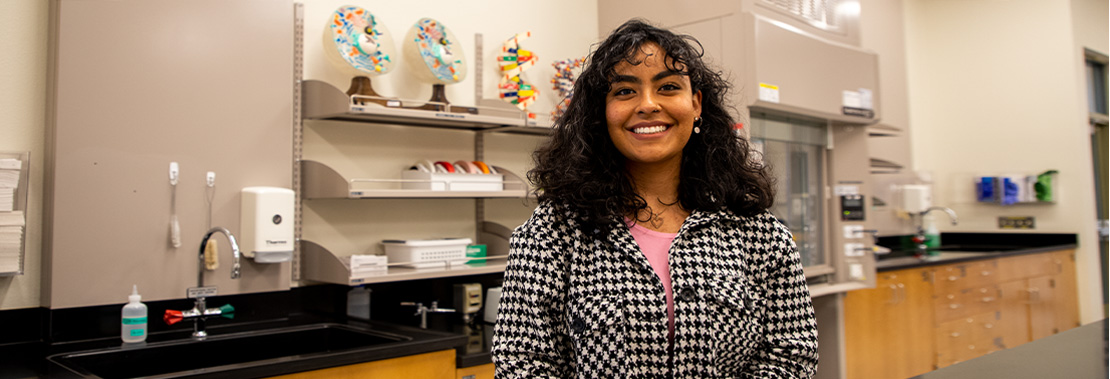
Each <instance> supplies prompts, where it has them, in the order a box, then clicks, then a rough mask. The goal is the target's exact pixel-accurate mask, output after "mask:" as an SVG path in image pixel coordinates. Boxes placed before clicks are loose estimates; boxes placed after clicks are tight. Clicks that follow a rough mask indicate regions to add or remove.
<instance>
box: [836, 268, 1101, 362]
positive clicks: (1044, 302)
mask: <svg viewBox="0 0 1110 379" xmlns="http://www.w3.org/2000/svg"><path fill="white" fill-rule="evenodd" d="M1074 256H1075V251H1074V250H1063V251H1056V252H1047V253H1039V254H1028V255H1019V256H1012V257H1002V258H995V259H983V260H977V261H969V262H961V263H954V264H947V265H940V266H932V267H924V268H913V269H905V270H897V271H889V272H880V273H878V275H879V277H878V278H877V279H876V287H875V288H874V289H868V290H859V291H853V292H849V293H847V294H845V300H844V309H845V311H844V313H845V315H844V318H845V323H844V333H845V348H846V349H847V351H846V353H845V356H846V363H847V373H848V377H849V378H908V377H911V376H915V375H918V374H921V373H924V372H928V371H931V370H933V369H935V368H940V367H945V366H949V365H952V364H955V363H958V362H961V361H965V360H969V359H972V358H976V357H979V356H982V355H985V354H989V353H991V352H994V351H998V350H1002V349H1008V348H1011V347H1015V346H1018V345H1021V344H1023V343H1026V342H1029V341H1032V340H1036V339H1039V338H1043V337H1047V336H1050V335H1053V334H1056V333H1059V332H1061V331H1064V330H1067V329H1071V328H1074V327H1076V326H1078V325H1079V313H1078V299H1077V294H1076V284H1075V258H1074Z"/></svg>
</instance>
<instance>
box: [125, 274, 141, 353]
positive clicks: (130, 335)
mask: <svg viewBox="0 0 1110 379" xmlns="http://www.w3.org/2000/svg"><path fill="white" fill-rule="evenodd" d="M142 299H143V297H142V296H139V285H137V284H136V285H134V287H132V288H131V296H128V297H127V300H128V301H129V302H128V303H127V305H124V306H123V321H122V322H123V324H122V325H120V327H121V328H120V337H122V338H123V342H143V341H146V304H143V303H140V302H139V300H142Z"/></svg>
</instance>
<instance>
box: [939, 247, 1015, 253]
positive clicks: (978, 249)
mask: <svg viewBox="0 0 1110 379" xmlns="http://www.w3.org/2000/svg"><path fill="white" fill-rule="evenodd" d="M1022 248H1023V247H1022V246H1010V245H941V246H940V247H938V248H935V249H930V250H940V251H953V252H954V251H969V252H990V251H1008V250H1018V249H1022Z"/></svg>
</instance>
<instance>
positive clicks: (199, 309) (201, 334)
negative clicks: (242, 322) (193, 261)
mask: <svg viewBox="0 0 1110 379" xmlns="http://www.w3.org/2000/svg"><path fill="white" fill-rule="evenodd" d="M217 232H219V233H223V234H224V235H225V236H227V241H228V242H230V243H231V254H232V255H233V256H234V257H235V263H234V264H232V266H231V278H232V279H239V267H240V266H239V255H240V254H239V244H238V243H236V242H235V236H233V235H232V234H231V231H229V230H227V228H223V227H219V226H217V227H214V228H212V229H209V230H208V232H207V233H205V234H204V238H203V239H201V241H200V254H199V255H198V260H197V286H196V287H193V288H189V289H188V290H187V291H186V294H187V296H188V297H189V298H192V299H194V300H195V303H194V305H193V309H189V310H185V311H175V310H169V309H167V310H166V313H165V315H163V316H162V320H163V321H165V322H166V325H173V324H176V323H177V322H179V321H181V320H188V319H192V320H193V321H194V322H193V339H196V340H203V339H205V338H206V337H208V332H207V331H206V330H205V318H208V317H212V316H222V317H226V318H232V317H234V312H235V307H232V306H231V304H226V305H224V306H222V307H219V308H207V305H206V304H205V298H207V297H210V296H215V295H216V287H215V286H211V287H205V286H204V250H205V247H206V246H208V240H209V239H211V238H212V235H213V234H216V233H217Z"/></svg>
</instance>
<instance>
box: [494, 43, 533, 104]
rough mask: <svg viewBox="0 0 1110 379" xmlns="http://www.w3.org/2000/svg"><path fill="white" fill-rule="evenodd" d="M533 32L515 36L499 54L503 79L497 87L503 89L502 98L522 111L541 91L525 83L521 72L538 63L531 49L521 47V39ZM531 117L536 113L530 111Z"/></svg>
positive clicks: (498, 58) (502, 47) (502, 46)
mask: <svg viewBox="0 0 1110 379" xmlns="http://www.w3.org/2000/svg"><path fill="white" fill-rule="evenodd" d="M531 36H532V32H524V33H520V34H517V35H515V36H513V38H510V39H509V40H507V41H505V43H503V44H502V45H501V54H500V55H498V56H497V63H498V65H499V66H501V74H502V75H501V81H500V82H499V83H498V85H497V88H499V89H500V90H501V99H502V100H505V101H507V102H509V103H511V104H513V105H516V107H517V108H520V110H522V111H526V112H527V110H528V106H529V105H532V103H533V102H535V101H536V97H537V96H539V91H537V90H536V89H534V88H532V85H531V84H528V83H525V82H524V80H522V79H521V78H520V74H521V73H522V72H524V70H527V69H529V68H531V67H532V66H534V65H535V64H536V59H537V58H536V56H535V55H533V54H532V52H531V51H528V50H524V49H521V48H520V41H522V40H524V39H526V38H528V37H531ZM528 117H529V118H534V117H535V115H533V114H531V113H529V114H528Z"/></svg>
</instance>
